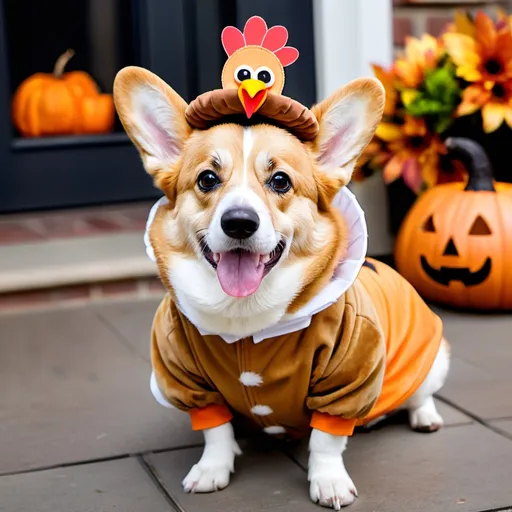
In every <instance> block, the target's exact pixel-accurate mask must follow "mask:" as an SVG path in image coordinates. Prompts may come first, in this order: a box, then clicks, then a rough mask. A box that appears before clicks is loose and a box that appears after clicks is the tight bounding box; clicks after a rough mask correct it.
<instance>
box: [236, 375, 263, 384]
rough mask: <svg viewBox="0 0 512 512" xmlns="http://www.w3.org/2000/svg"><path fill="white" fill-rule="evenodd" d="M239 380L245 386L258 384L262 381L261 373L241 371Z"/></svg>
mask: <svg viewBox="0 0 512 512" xmlns="http://www.w3.org/2000/svg"><path fill="white" fill-rule="evenodd" d="M240 382H241V383H242V384H243V385H244V386H247V387H250V386H260V385H261V384H262V383H263V378H262V376H261V375H258V374H257V373H254V372H242V373H241V375H240Z"/></svg>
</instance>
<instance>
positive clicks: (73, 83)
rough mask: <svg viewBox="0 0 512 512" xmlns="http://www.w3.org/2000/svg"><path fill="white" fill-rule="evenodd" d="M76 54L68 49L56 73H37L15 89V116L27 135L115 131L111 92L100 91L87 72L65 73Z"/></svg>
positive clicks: (60, 60)
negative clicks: (101, 92)
mask: <svg viewBox="0 0 512 512" xmlns="http://www.w3.org/2000/svg"><path fill="white" fill-rule="evenodd" d="M73 55H74V52H73V50H67V51H66V52H65V53H63V54H62V55H61V56H60V57H59V58H58V59H57V62H56V63H55V67H54V70H53V74H48V73H36V74H35V75H32V76H31V77H29V78H27V79H26V80H24V81H23V82H22V83H21V85H20V86H19V87H18V89H17V90H16V92H15V94H14V98H13V103H12V118H13V122H14V125H15V126H16V128H17V129H18V131H19V132H20V133H21V134H22V135H23V136H24V137H39V136H45V135H63V134H84V133H104V132H109V131H111V130H112V128H113V126H114V102H113V99H112V95H111V94H100V93H99V91H98V86H97V85H96V83H95V82H94V80H93V79H92V78H91V77H90V75H89V74H87V73H85V72H84V71H71V72H68V73H65V72H64V69H65V67H66V65H67V63H68V62H69V60H70V59H71V57H73Z"/></svg>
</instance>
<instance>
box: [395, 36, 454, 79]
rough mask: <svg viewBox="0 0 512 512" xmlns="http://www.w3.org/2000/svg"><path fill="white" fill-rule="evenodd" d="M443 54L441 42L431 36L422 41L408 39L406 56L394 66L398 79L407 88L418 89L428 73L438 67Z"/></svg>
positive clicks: (422, 38) (423, 37) (413, 38)
mask: <svg viewBox="0 0 512 512" xmlns="http://www.w3.org/2000/svg"><path fill="white" fill-rule="evenodd" d="M443 52H444V50H443V47H442V44H441V43H440V41H438V40H437V39H436V38H435V37H432V36H431V35H428V34H424V35H423V36H422V37H421V39H417V38H415V37H408V38H406V41H405V55H404V56H403V57H402V58H399V59H397V60H396V62H395V65H394V71H395V73H396V76H397V78H398V79H399V80H400V82H401V83H402V84H403V85H404V86H405V87H406V88H409V89H415V88H417V87H418V86H419V85H420V83H421V82H422V81H423V79H424V78H425V74H426V72H427V71H429V70H431V69H434V68H435V67H436V66H437V63H438V61H439V59H440V57H441V56H442V55H443Z"/></svg>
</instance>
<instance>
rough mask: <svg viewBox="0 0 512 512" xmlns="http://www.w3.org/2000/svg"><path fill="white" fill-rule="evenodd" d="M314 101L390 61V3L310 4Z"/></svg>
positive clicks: (323, 0)
mask: <svg viewBox="0 0 512 512" xmlns="http://www.w3.org/2000/svg"><path fill="white" fill-rule="evenodd" d="M313 22H314V35H315V61H316V81H317V99H318V100H319V101H320V100H322V99H324V98H326V97H327V96H328V95H329V94H331V93H332V92H334V91H335V90H336V89H337V88H338V87H341V86H342V85H343V84H345V83H347V82H349V81H350V80H353V79H354V78H359V77H361V76H371V75H373V73H372V69H371V67H370V65H371V64H372V63H377V64H381V65H383V66H389V65H391V62H392V59H393V6H392V0H313Z"/></svg>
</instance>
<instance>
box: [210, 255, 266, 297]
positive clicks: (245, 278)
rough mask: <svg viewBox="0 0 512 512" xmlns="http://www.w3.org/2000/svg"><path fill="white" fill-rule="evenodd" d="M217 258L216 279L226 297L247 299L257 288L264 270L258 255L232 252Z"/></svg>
mask: <svg viewBox="0 0 512 512" xmlns="http://www.w3.org/2000/svg"><path fill="white" fill-rule="evenodd" d="M219 256H220V259H219V261H218V263H217V277H218V278H219V282H220V285H221V286H222V289H223V290H224V291H225V292H226V293H227V294H228V295H231V296H232V297H247V296H249V295H251V294H253V293H254V292H255V291H256V290H257V289H258V288H259V286H260V283H261V281H262V279H263V271H264V270H265V265H263V263H260V256H259V254H253V253H250V252H247V251H232V252H225V253H221V254H219Z"/></svg>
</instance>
